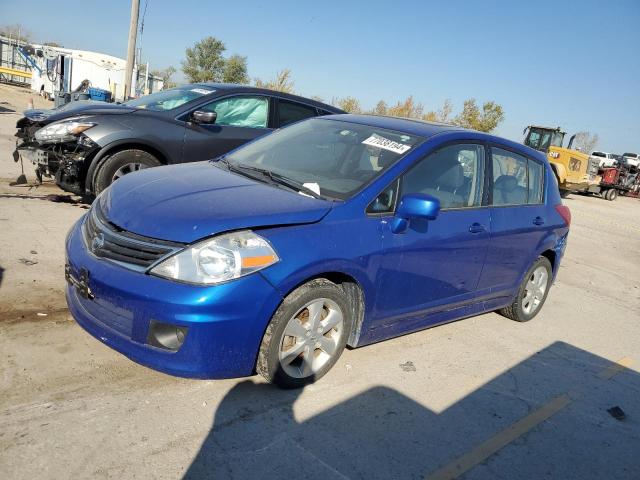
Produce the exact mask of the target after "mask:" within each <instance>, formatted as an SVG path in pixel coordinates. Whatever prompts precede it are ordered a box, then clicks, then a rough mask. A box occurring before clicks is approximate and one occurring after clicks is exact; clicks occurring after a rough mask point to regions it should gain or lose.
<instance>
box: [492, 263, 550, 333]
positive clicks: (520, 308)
mask: <svg viewBox="0 0 640 480" xmlns="http://www.w3.org/2000/svg"><path fill="white" fill-rule="evenodd" d="M551 278H552V271H551V262H549V260H548V259H547V258H545V257H538V259H537V260H536V261H535V262H534V264H533V265H532V266H531V268H530V269H529V271H528V272H527V274H526V275H525V277H524V280H522V283H521V284H520V288H519V289H518V295H517V296H516V299H515V300H514V302H513V303H512V304H511V305H510V306H508V307H506V308H503V309H502V310H500V311H499V313H500V314H501V315H504V316H505V317H507V318H510V319H512V320H516V321H518V322H528V321H529V320H531V319H532V318H533V317H535V316H536V315H537V314H538V312H539V311H540V309H541V308H542V305H543V304H544V301H545V300H546V299H547V295H548V294H549V288H550V287H551Z"/></svg>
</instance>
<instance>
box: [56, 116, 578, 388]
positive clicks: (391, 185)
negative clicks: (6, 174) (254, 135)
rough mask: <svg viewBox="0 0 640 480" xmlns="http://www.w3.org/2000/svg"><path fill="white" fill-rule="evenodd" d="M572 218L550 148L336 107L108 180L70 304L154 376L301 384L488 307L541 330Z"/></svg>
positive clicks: (85, 221) (77, 239)
mask: <svg viewBox="0 0 640 480" xmlns="http://www.w3.org/2000/svg"><path fill="white" fill-rule="evenodd" d="M569 223H570V213H569V210H568V208H567V207H565V206H563V205H562V202H561V199H560V195H559V193H558V187H557V184H556V182H555V178H554V175H553V172H552V171H551V168H550V166H549V164H548V162H547V160H546V158H545V156H544V155H543V154H542V153H540V152H537V151H535V150H532V149H530V148H528V147H525V146H523V145H520V144H517V143H514V142H511V141H508V140H505V139H502V138H498V137H494V136H491V135H488V134H484V133H480V132H475V131H470V130H465V129H460V128H456V127H452V126H446V125H436V124H430V123H425V122H419V121H414V120H406V119H397V118H388V117H374V116H356V115H330V116H325V117H320V118H315V119H310V120H305V121H302V122H300V123H297V124H294V125H291V126H288V127H286V128H283V129H281V130H278V131H276V132H274V133H273V134H271V135H268V136H266V137H263V138H261V139H258V140H256V141H254V142H252V143H249V144H247V145H245V146H243V147H240V148H238V149H236V150H235V151H233V152H231V153H230V154H228V155H226V156H224V157H221V158H218V159H216V160H213V161H207V162H199V163H193V164H187V165H174V166H168V167H160V168H152V169H147V170H143V171H140V172H138V173H136V174H133V175H127V176H125V177H123V178H122V179H120V180H118V181H117V182H115V183H114V184H113V185H112V186H111V187H110V188H109V189H107V190H106V191H105V192H104V193H103V194H102V195H101V196H99V197H98V199H97V200H96V201H95V202H94V204H93V206H92V208H91V210H90V211H89V212H87V214H86V215H85V216H84V217H83V218H81V219H80V220H79V221H78V223H77V224H76V225H75V226H74V227H73V228H72V230H71V232H70V233H69V236H68V238H67V242H66V249H67V266H66V278H67V281H68V285H67V290H66V295H67V302H68V305H69V308H70V310H71V313H72V314H73V316H74V317H75V319H76V320H77V322H78V323H79V324H80V325H81V326H82V327H83V328H84V329H86V330H87V331H88V332H89V333H90V334H91V335H93V336H95V337H96V338H98V339H100V340H101V341H102V342H104V343H105V344H107V345H109V346H110V347H112V348H114V349H115V350H117V351H119V352H121V353H123V354H124V355H126V356H127V357H129V358H131V359H132V360H134V361H136V362H139V363H141V364H143V365H146V366H149V367H151V368H154V369H157V370H160V371H163V372H166V373H169V374H173V375H179V376H185V377H197V378H225V377H238V376H246V375H252V374H254V373H256V372H257V373H260V374H262V375H263V376H264V377H265V378H266V379H267V380H268V381H270V382H274V383H276V384H278V385H280V386H283V387H299V386H302V385H305V384H307V383H310V382H312V381H314V380H317V379H318V378H320V377H322V376H323V375H324V374H325V373H326V372H327V371H328V370H329V369H330V368H331V367H332V366H333V365H334V364H335V362H336V361H337V359H338V358H339V356H340V355H341V353H342V351H343V350H344V348H345V346H346V345H349V346H351V347H357V346H361V345H367V344H370V343H373V342H378V341H381V340H384V339H387V338H391V337H395V336H397V335H402V334H405V333H410V332H414V331H417V330H421V329H424V328H428V327H431V326H434V325H438V324H442V323H445V322H450V321H452V320H458V319H460V318H463V317H469V316H472V315H477V314H480V313H483V312H489V311H493V310H499V311H500V313H502V314H503V315H504V316H506V317H509V318H511V319H513V320H517V321H527V320H530V319H531V318H533V317H534V316H535V315H536V314H537V313H538V312H539V311H540V309H541V307H542V305H543V304H544V301H545V299H546V297H547V294H548V293H549V288H550V287H551V284H552V281H553V279H554V277H555V275H556V274H557V272H558V268H559V265H560V260H561V258H562V255H563V253H564V250H565V246H566V242H567V235H568V232H569Z"/></svg>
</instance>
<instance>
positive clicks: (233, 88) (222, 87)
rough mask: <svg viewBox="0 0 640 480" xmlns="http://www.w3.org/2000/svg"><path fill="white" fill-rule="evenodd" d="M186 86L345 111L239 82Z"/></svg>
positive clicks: (333, 110)
mask: <svg viewBox="0 0 640 480" xmlns="http://www.w3.org/2000/svg"><path fill="white" fill-rule="evenodd" d="M185 86H194V87H206V88H213V89H215V90H216V91H224V92H228V93H231V92H233V93H238V92H244V93H262V94H265V95H271V96H274V97H280V98H284V99H288V100H292V101H295V102H300V103H304V104H307V105H311V106H314V107H317V108H321V109H323V110H327V111H328V112H332V113H345V112H344V110H341V109H339V108H338V107H334V106H333V105H329V104H326V103H323V102H319V101H317V100H313V99H311V98H307V97H301V96H299V95H293V94H291V93H285V92H279V91H277V90H269V89H268V88H258V87H252V86H250V85H240V84H238V83H215V82H200V83H193V84H191V85H185Z"/></svg>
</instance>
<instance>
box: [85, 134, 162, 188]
mask: <svg viewBox="0 0 640 480" xmlns="http://www.w3.org/2000/svg"><path fill="white" fill-rule="evenodd" d="M121 147H131V148H138V149H141V150H145V151H148V152H149V153H151V154H153V155H155V156H156V157H159V158H158V160H159V161H160V162H162V163H165V164H166V163H167V158H169V157H168V156H167V153H166V152H165V151H164V149H162V147H158V145H155V144H152V143H151V142H148V141H146V140H141V139H132V138H131V137H127V138H122V139H119V140H114V141H112V142H111V143H108V144H106V145H105V146H104V147H102V148H101V149H100V151H99V152H98V153H97V154H96V155H95V156H94V157H93V160H92V161H91V165H89V169H88V170H87V176H86V178H85V189H86V191H87V192H89V193H93V182H94V180H95V176H96V173H97V171H98V168H99V167H100V166H101V165H102V163H103V162H104V161H105V160H106V159H107V157H108V156H109V155H110V154H111V153H113V152H114V151H116V150H119V149H120V148H121Z"/></svg>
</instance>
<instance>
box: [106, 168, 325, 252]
mask: <svg viewBox="0 0 640 480" xmlns="http://www.w3.org/2000/svg"><path fill="white" fill-rule="evenodd" d="M99 201H100V205H99V207H100V208H101V209H102V211H103V213H104V215H105V216H106V217H107V219H108V220H109V221H111V222H112V223H113V224H115V225H116V226H118V227H120V228H122V229H124V230H127V231H130V232H133V233H137V234H138V235H143V236H146V237H152V238H157V239H163V240H171V241H176V242H185V243H190V242H194V241H196V240H199V239H201V238H204V237H208V236H210V235H214V234H217V233H220V232H223V231H229V230H238V229H243V228H252V227H264V226H276V225H291V224H300V223H313V222H317V221H319V220H320V219H322V218H323V217H324V216H325V215H326V214H327V213H328V212H329V210H330V209H331V206H332V203H331V202H329V201H325V200H319V199H315V198H311V197H307V196H304V195H301V194H299V193H296V192H291V191H288V190H283V189H280V188H277V187H274V186H271V185H267V184H263V183H260V182H257V181H254V180H251V179H249V178H245V177H243V176H240V175H238V174H234V173H229V172H227V171H225V170H222V169H220V168H218V167H216V166H214V165H213V164H212V163H211V162H196V163H190V164H186V165H172V166H167V167H157V168H150V169H146V170H142V171H139V172H136V173H134V174H130V175H126V176H124V177H122V178H121V179H120V180H118V181H116V182H115V183H113V184H112V185H111V187H109V189H108V190H107V191H106V192H105V194H104V195H102V196H101V197H100V200H99Z"/></svg>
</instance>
